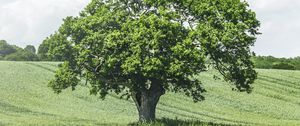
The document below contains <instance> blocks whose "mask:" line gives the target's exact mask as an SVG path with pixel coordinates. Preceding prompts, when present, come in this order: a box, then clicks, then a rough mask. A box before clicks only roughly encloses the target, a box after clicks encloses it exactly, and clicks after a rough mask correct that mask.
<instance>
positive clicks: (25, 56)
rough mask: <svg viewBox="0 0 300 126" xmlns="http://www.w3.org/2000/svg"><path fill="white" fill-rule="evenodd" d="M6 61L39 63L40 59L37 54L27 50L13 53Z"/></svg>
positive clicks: (6, 57)
mask: <svg viewBox="0 0 300 126" xmlns="http://www.w3.org/2000/svg"><path fill="white" fill-rule="evenodd" d="M4 60H8V61H38V60H39V59H38V57H37V55H36V54H35V53H32V52H31V51H27V50H23V49H21V50H18V51H17V52H15V53H11V54H9V55H7V56H5V58H4Z"/></svg>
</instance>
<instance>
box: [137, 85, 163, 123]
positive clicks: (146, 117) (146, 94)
mask: <svg viewBox="0 0 300 126" xmlns="http://www.w3.org/2000/svg"><path fill="white" fill-rule="evenodd" d="M164 93H165V91H164V89H163V88H162V87H161V86H160V85H159V86H157V85H152V86H151V87H150V89H144V90H141V91H138V92H132V99H133V101H134V102H135V105H136V107H137V110H138V113H139V121H140V122H152V121H154V120H155V110H156V105H157V103H158V101H159V98H160V96H162V95H163V94H164Z"/></svg>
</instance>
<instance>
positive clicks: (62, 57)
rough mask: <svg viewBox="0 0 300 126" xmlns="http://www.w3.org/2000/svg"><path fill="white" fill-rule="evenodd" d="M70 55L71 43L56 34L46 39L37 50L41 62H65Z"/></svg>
mask: <svg viewBox="0 0 300 126" xmlns="http://www.w3.org/2000/svg"><path fill="white" fill-rule="evenodd" d="M72 53H73V50H72V47H71V42H69V41H68V40H67V38H66V37H65V36H63V35H62V34H58V33H55V34H53V35H51V36H50V37H47V38H46V39H45V40H44V41H43V42H42V44H41V45H40V46H39V49H38V56H39V58H40V60H42V61H66V60H68V59H69V58H70V56H71V55H72Z"/></svg>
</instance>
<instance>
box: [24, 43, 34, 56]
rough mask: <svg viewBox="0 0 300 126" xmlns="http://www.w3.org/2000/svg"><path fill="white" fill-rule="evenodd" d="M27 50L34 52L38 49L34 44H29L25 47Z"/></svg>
mask: <svg viewBox="0 0 300 126" xmlns="http://www.w3.org/2000/svg"><path fill="white" fill-rule="evenodd" d="M24 50H25V51H28V52H31V53H33V54H35V53H36V49H35V47H34V46H33V45H27V46H26V47H25V48H24Z"/></svg>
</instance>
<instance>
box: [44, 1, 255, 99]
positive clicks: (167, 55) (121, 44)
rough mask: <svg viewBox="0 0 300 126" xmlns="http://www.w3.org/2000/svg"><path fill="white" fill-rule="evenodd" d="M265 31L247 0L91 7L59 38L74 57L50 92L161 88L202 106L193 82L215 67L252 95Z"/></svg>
mask: <svg viewBox="0 0 300 126" xmlns="http://www.w3.org/2000/svg"><path fill="white" fill-rule="evenodd" d="M258 27H259V21H257V20H256V17H255V13H254V12H252V11H251V10H250V9H248V4H247V3H246V2H241V1H240V0H220V1H216V0H106V1H102V0H92V1H91V3H90V4H89V5H88V6H87V7H86V8H85V9H84V10H83V11H82V12H81V13H80V16H78V17H67V18H66V19H65V20H64V24H63V25H62V26H61V27H60V29H59V31H58V32H57V34H58V36H61V37H64V38H61V40H63V41H64V42H63V43H65V45H64V46H62V47H59V48H58V49H57V50H58V51H57V52H60V51H63V50H71V51H70V52H73V53H71V54H67V57H68V59H67V61H66V63H65V65H62V67H61V68H60V70H59V71H58V72H57V74H56V78H55V79H54V80H53V81H51V83H50V86H51V87H52V88H53V89H54V90H55V91H56V92H60V91H61V90H62V89H65V88H67V87H73V88H74V87H75V86H76V84H77V83H78V81H77V79H75V78H76V77H84V78H85V79H86V80H87V81H88V82H89V84H90V88H91V94H100V96H101V97H102V98H104V97H105V96H106V94H108V93H109V92H116V93H120V92H122V91H125V92H128V93H127V95H129V94H130V93H131V92H137V91H141V90H148V89H149V90H150V89H151V87H153V86H159V87H161V88H163V89H164V90H169V91H174V92H180V91H182V92H185V94H186V95H188V96H192V97H193V99H194V101H200V100H203V99H204V97H203V96H202V92H204V91H205V90H204V89H203V87H202V86H201V82H200V81H199V80H196V79H194V76H196V75H197V74H199V73H201V72H202V71H205V70H206V69H207V68H209V67H210V66H212V67H213V68H215V69H217V70H218V71H219V72H220V73H221V74H222V75H223V76H224V78H225V80H227V81H229V82H232V83H233V84H234V85H235V86H236V89H237V90H239V91H247V92H250V91H251V89H252V88H251V84H252V83H253V82H254V80H255V79H256V72H255V71H254V69H253V67H254V66H253V63H252V61H251V60H250V57H251V56H252V53H251V51H250V46H252V45H253V44H254V42H255V40H256V35H257V34H259V33H258ZM51 38H54V37H53V36H52V37H50V41H51ZM49 50H52V51H54V50H56V49H50V48H49ZM46 52H49V51H46ZM50 52H51V51H50ZM64 52H66V51H64ZM52 54H55V53H48V54H47V55H52ZM63 78H67V79H63ZM66 80H67V81H66ZM69 80H74V81H71V82H70V81H69ZM148 82H150V83H148Z"/></svg>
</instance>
